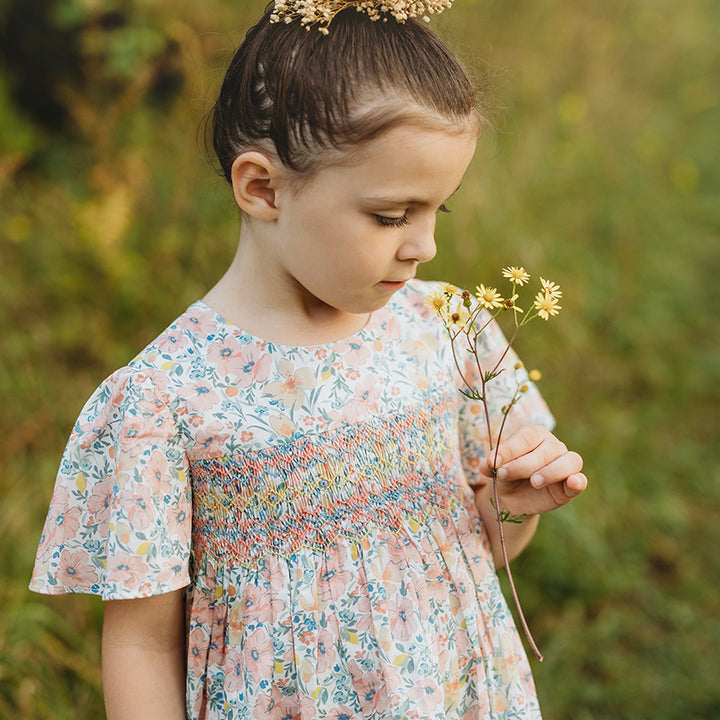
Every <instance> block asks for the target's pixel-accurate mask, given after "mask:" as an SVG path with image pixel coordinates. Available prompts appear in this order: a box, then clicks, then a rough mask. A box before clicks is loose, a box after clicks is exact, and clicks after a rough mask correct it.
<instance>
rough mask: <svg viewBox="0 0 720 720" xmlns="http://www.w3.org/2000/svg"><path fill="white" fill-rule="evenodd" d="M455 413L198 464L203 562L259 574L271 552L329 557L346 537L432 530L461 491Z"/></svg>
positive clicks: (417, 411) (438, 411) (438, 408)
mask: <svg viewBox="0 0 720 720" xmlns="http://www.w3.org/2000/svg"><path fill="white" fill-rule="evenodd" d="M454 405H455V403H453V404H452V405H450V406H449V407H447V403H446V406H443V405H441V404H439V405H434V404H429V405H428V406H426V407H423V408H413V409H412V410H411V411H409V412H408V413H407V414H405V415H402V416H397V415H389V416H382V417H379V418H373V419H372V420H368V421H366V422H363V423H360V424H356V425H343V426H341V427H340V428H338V429H337V430H335V431H333V432H331V433H327V434H326V435H324V436H322V437H320V438H316V437H302V438H300V439H298V440H296V441H295V442H293V443H287V444H285V445H280V446H278V447H273V448H271V449H268V450H265V451H259V452H251V453H247V454H245V455H242V456H239V457H237V458H233V459H230V458H218V459H211V460H202V461H199V462H196V463H194V464H193V465H192V474H193V508H194V518H193V527H194V532H195V534H196V536H197V538H198V542H197V546H198V548H197V550H196V552H199V557H198V560H199V562H202V560H203V556H204V553H209V554H210V556H211V557H212V558H213V560H214V561H215V562H216V563H218V564H220V565H222V564H225V563H228V562H236V563H241V564H243V565H249V566H253V565H255V564H256V563H257V561H258V559H259V558H260V557H262V556H263V555H264V554H265V553H273V554H276V555H281V556H283V557H285V558H289V557H290V556H291V555H293V554H294V553H296V552H297V550H298V549H299V548H302V547H306V548H312V549H314V550H315V551H318V552H322V551H323V550H324V549H325V548H326V547H327V546H328V544H330V543H332V542H333V541H334V540H335V539H336V538H337V537H338V536H343V537H345V538H349V539H358V538H361V537H362V536H364V535H365V534H367V533H368V532H370V530H371V529H372V528H373V527H385V528H387V529H389V530H391V531H393V532H397V531H398V530H399V529H400V527H401V526H402V523H403V520H404V519H407V518H414V519H415V521H417V522H424V519H425V518H426V517H427V515H428V513H429V512H430V510H431V508H433V507H435V508H439V509H443V510H444V509H446V508H447V505H448V502H449V499H450V497H451V496H454V497H456V498H457V497H458V492H459V488H458V487H457V479H458V477H459V473H458V457H457V446H456V441H455V440H454V436H453V435H454V434H455V437H456V433H457V428H456V425H455V422H454V421H453V418H454V416H453V413H452V408H453V407H454Z"/></svg>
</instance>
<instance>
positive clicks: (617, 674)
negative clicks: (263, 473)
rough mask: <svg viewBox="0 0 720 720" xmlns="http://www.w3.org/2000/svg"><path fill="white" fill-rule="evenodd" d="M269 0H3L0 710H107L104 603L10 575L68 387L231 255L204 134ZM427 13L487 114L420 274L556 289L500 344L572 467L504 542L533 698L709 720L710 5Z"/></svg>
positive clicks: (719, 186) (26, 564)
mask: <svg viewBox="0 0 720 720" xmlns="http://www.w3.org/2000/svg"><path fill="white" fill-rule="evenodd" d="M263 5H264V3H263V2H257V1H255V0H252V1H251V0H242V2H235V3H229V2H220V0H203V2H200V1H196V0H173V2H170V1H169V0H125V1H121V0H117V1H116V2H113V0H33V1H32V2H31V3H29V2H27V1H26V0H0V248H1V259H0V268H1V272H2V282H1V283H0V318H1V320H2V336H1V338H0V348H1V349H0V357H1V360H2V364H1V366H0V391H1V393H2V395H1V397H2V402H1V404H0V407H1V410H0V453H1V455H0V459H1V465H0V466H1V468H2V473H1V476H0V493H1V497H2V500H1V506H0V507H1V511H0V563H1V567H2V578H1V581H0V717H2V718H32V719H35V718H37V719H41V718H53V719H62V718H68V719H69V718H72V719H73V720H79V719H85V718H88V719H89V718H97V717H102V714H103V711H102V695H101V687H100V669H99V632H100V626H101V616H102V608H101V603H100V601H98V600H97V599H96V598H89V597H84V596H71V597H64V598H51V599H46V598H43V597H40V596H35V595H33V594H31V593H30V592H28V591H27V590H26V586H27V582H28V578H29V574H30V571H31V565H32V561H33V557H34V552H35V546H36V543H37V540H38V537H39V534H40V529H41V526H42V522H43V519H44V515H45V512H46V509H47V504H48V501H49V497H50V493H51V489H52V485H53V480H54V475H55V472H56V468H57V465H58V462H59V457H60V454H61V451H62V448H63V446H64V443H65V441H66V439H67V436H68V434H69V431H70V429H71V426H72V423H73V422H74V419H75V417H76V416H77V414H78V412H79V410H80V408H81V406H82V405H83V403H84V401H85V399H86V398H87V396H88V395H89V394H90V392H91V391H92V390H93V389H94V388H95V386H96V385H97V384H98V383H99V382H100V381H101V380H102V379H103V378H104V377H105V376H106V375H108V374H109V373H110V372H111V371H112V370H113V369H115V368H116V367H117V366H119V365H122V364H124V363H125V362H127V361H128V360H129V359H130V358H131V357H132V356H133V355H134V354H135V352H136V351H137V350H138V349H140V348H141V347H142V346H143V345H144V344H145V343H147V342H148V341H149V340H151V339H152V338H153V337H154V336H155V335H156V334H157V333H158V332H159V331H160V330H162V329H163V328H164V327H165V326H166V325H167V324H168V323H169V322H170V321H171V320H172V319H173V318H174V317H175V316H177V315H178V314H179V313H180V312H182V310H184V308H185V307H186V306H187V305H188V304H189V303H191V302H192V301H193V300H195V299H196V298H198V297H199V296H200V295H202V294H203V293H204V292H205V290H206V289H207V288H208V287H209V286H210V285H211V284H212V283H213V282H214V281H215V280H216V279H217V278H218V277H219V275H220V274H221V273H222V272H223V270H224V269H225V267H226V265H227V264H228V263H229V261H230V259H231V256H232V254H233V251H234V245H235V241H236V237H237V228H238V223H237V214H236V212H235V209H234V206H233V203H232V200H231V197H230V194H229V192H228V191H227V189H226V188H225V187H224V183H223V182H222V181H221V180H220V179H218V178H217V177H216V176H215V175H214V174H213V172H212V170H211V168H210V166H209V163H208V161H207V160H206V159H205V155H204V150H203V142H202V133H201V132H200V130H199V129H200V128H201V125H202V121H203V118H204V116H205V114H206V113H207V111H208V110H209V108H210V106H211V104H212V101H213V99H214V94H215V92H216V91H217V89H218V87H219V83H220V80H221V77H222V73H223V70H224V66H225V64H226V63H227V61H228V60H229V57H230V55H231V53H232V50H233V48H234V46H235V45H236V44H237V43H238V42H239V40H240V39H241V37H242V35H243V32H244V30H245V29H246V28H247V27H248V26H249V24H251V22H252V20H253V19H254V18H256V17H257V16H258V14H259V13H260V11H261V10H262V8H263ZM433 25H434V26H435V27H436V28H437V29H438V30H439V31H440V33H441V34H442V35H443V36H444V37H446V38H447V39H448V40H449V41H450V43H451V45H452V46H453V47H454V48H455V49H456V50H457V52H458V53H459V54H460V56H461V57H462V58H463V59H464V60H465V62H466V63H467V64H468V65H469V66H470V67H471V68H474V69H475V71H476V73H477V75H478V77H480V76H485V75H487V76H489V77H490V78H491V84H492V86H493V90H492V94H493V97H494V98H495V102H496V103H497V105H498V107H499V108H501V110H500V111H499V112H498V116H497V128H496V129H495V130H494V131H488V132H486V133H485V135H484V136H483V138H482V139H481V142H480V147H479V151H478V154H477V156H476V159H475V160H474V162H473V165H472V166H471V169H470V171H469V173H468V176H467V178H466V181H465V182H464V184H463V187H462V188H461V190H460V192H458V194H457V195H456V196H455V198H453V201H452V207H453V208H454V210H455V212H454V214H453V215H451V216H442V217H440V218H439V221H438V245H439V253H438V257H437V259H436V260H435V261H433V263H432V264H431V265H430V266H429V267H428V268H426V269H425V271H424V276H425V277H429V278H442V279H446V280H450V281H453V282H455V283H457V284H460V285H466V286H471V287H474V285H475V284H477V283H479V282H484V283H486V284H488V283H489V284H497V283H499V277H498V275H499V269H500V267H502V266H504V265H508V264H520V265H524V266H525V267H526V268H527V269H528V270H530V271H531V272H533V273H536V274H542V275H543V276H545V277H549V278H551V279H553V280H555V281H556V282H558V283H559V284H560V285H561V286H562V288H563V291H564V302H563V305H564V310H563V312H562V313H561V314H560V316H559V317H558V318H556V319H554V320H553V321H552V322H551V323H548V324H547V325H544V324H542V323H540V324H537V323H535V324H533V325H531V326H530V328H528V330H527V331H525V334H524V336H521V338H520V341H519V346H518V349H519V351H520V353H521V354H522V355H523V356H524V357H525V359H526V360H527V361H528V363H529V364H532V365H533V366H538V367H540V368H541V369H542V370H543V371H544V380H543V385H542V389H543V391H544V393H545V395H546V397H547V398H548V400H549V402H550V404H551V406H552V407H553V409H554V411H555V413H556V415H557V417H558V421H559V424H558V433H559V434H560V435H561V437H562V438H563V439H564V440H566V442H567V443H568V445H570V446H571V447H573V448H577V449H578V450H580V451H581V452H582V453H583V454H584V456H585V459H586V468H587V474H588V475H589V477H590V478H591V479H592V487H591V489H589V490H588V491H587V493H586V494H585V495H584V496H583V497H582V498H581V499H579V500H577V501H576V502H575V503H574V504H573V505H572V506H570V507H569V508H567V509H565V510H563V511H561V512H558V513H555V514H553V515H550V516H547V517H546V518H545V519H544V520H543V522H542V524H541V529H540V531H539V533H538V536H537V539H536V541H535V542H534V544H533V545H532V547H531V548H530V549H529V550H528V551H527V552H526V553H525V554H524V555H523V556H522V557H521V558H520V559H519V560H518V561H516V564H515V573H516V580H517V583H518V586H519V592H520V595H521V598H522V600H523V604H524V606H525V608H526V611H527V614H528V617H529V621H530V625H531V627H532V628H533V630H534V633H535V635H536V639H537V640H538V643H539V645H540V647H541V649H542V650H543V652H544V654H545V657H546V659H545V662H544V663H543V664H538V663H534V671H535V677H536V681H537V684H538V688H539V694H540V698H541V703H542V705H543V707H544V712H545V716H546V718H547V719H548V720H591V719H592V720H606V719H607V720H610V719H617V718H621V719H628V720H631V719H633V720H634V719H636V718H637V719H640V718H647V719H650V718H652V719H653V720H688V719H695V718H703V719H704V718H707V719H717V718H720V683H719V682H718V672H719V671H720V597H719V594H718V583H719V581H720V559H719V557H720V553H719V552H718V541H719V540H720V533H719V532H718V508H719V507H720V472H719V470H720V462H719V460H720V453H719V452H718V449H717V442H718V440H717V430H718V426H719V416H718V406H719V401H720V396H719V395H720V394H719V387H720V382H719V381H720V377H719V375H720V347H719V344H718V338H720V333H718V328H717V311H718V308H720V291H719V287H720V284H719V283H718V280H717V276H718V272H720V243H719V240H720V237H719V234H720V232H719V231H720V147H719V145H720V87H719V86H720V43H719V42H718V40H717V30H718V28H720V3H718V2H717V0H684V1H683V2H677V1H676V0H633V1H632V2H630V1H629V0H604V1H603V2H590V1H589V0H575V1H574V2H569V1H568V0H566V1H564V2H561V1H559V0H557V1H553V0H514V1H513V2H508V1H507V0H477V2H471V1H470V0H457V2H456V7H455V8H454V9H453V10H452V11H451V12H447V13H445V14H444V15H442V16H440V17H439V18H437V19H436V20H435V21H434V22H433ZM486 63H489V65H487V64H486Z"/></svg>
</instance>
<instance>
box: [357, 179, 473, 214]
mask: <svg viewBox="0 0 720 720" xmlns="http://www.w3.org/2000/svg"><path fill="white" fill-rule="evenodd" d="M461 184H462V183H461ZM459 189H460V185H458V186H457V187H456V188H455V189H454V190H453V191H452V193H450V195H449V197H448V198H447V199H446V200H445V201H444V202H447V201H448V200H449V199H450V198H451V197H452V196H453V195H455V193H456V192H457V191H458V190H459ZM363 200H364V201H365V202H367V203H368V204H371V203H372V204H381V205H384V206H385V207H388V208H390V207H397V208H400V207H417V206H422V205H430V203H429V202H427V201H426V200H420V199H418V198H400V197H398V198H393V197H387V196H379V195H378V196H372V195H370V196H367V197H364V198H363Z"/></svg>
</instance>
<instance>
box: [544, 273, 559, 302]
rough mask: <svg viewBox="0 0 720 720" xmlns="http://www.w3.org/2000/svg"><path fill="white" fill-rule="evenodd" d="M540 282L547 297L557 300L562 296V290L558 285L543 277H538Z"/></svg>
mask: <svg viewBox="0 0 720 720" xmlns="http://www.w3.org/2000/svg"><path fill="white" fill-rule="evenodd" d="M540 284H541V285H542V288H543V291H544V292H545V295H546V296H547V297H551V298H554V299H556V300H559V299H560V298H561V297H562V290H561V289H560V286H559V285H557V284H556V283H554V282H550V281H549V280H545V279H544V278H540Z"/></svg>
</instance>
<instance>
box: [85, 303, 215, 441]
mask: <svg viewBox="0 0 720 720" xmlns="http://www.w3.org/2000/svg"><path fill="white" fill-rule="evenodd" d="M208 311H209V308H206V307H205V306H203V305H202V304H198V303H195V304H193V305H191V306H190V307H189V308H188V309H187V310H186V311H185V312H184V313H182V314H181V315H180V316H179V317H177V318H176V319H175V320H174V321H173V322H172V323H171V324H170V325H169V326H168V327H167V328H166V329H165V330H163V331H162V332H161V333H160V334H159V335H158V336H157V337H156V338H155V339H154V340H153V341H152V342H150V343H149V344H148V345H146V346H145V348H143V350H142V351H141V352H140V353H138V355H136V357H135V358H133V359H132V360H131V361H130V362H129V363H127V364H126V365H124V366H123V367H120V368H118V369H117V370H115V371H114V372H113V373H112V374H111V375H109V376H108V377H107V378H105V380H104V381H103V382H102V383H101V384H100V385H99V386H98V387H97V388H96V390H95V391H94V392H93V393H92V395H91V396H90V398H89V399H88V401H87V402H86V403H85V406H84V407H83V409H82V412H81V413H80V416H79V418H78V421H77V423H76V426H75V432H76V433H82V432H83V431H85V432H90V434H91V435H95V434H97V433H98V432H100V431H101V430H102V429H103V428H107V427H108V426H111V425H115V424H119V423H125V422H128V421H129V420H131V419H134V420H136V421H137V420H138V419H139V418H141V417H146V418H148V419H149V418H153V420H152V422H154V423H159V422H160V421H159V420H158V417H159V416H161V415H167V414H168V413H169V407H170V405H171V404H172V403H171V401H170V397H171V395H172V394H173V389H174V388H176V387H177V386H179V385H181V384H182V383H183V382H184V381H185V378H186V377H187V376H188V375H189V374H190V372H191V368H192V366H193V363H194V362H195V360H196V358H198V357H201V356H202V355H203V354H204V353H203V347H204V345H206V344H207V342H208V338H209V337H211V336H212V333H213V332H215V331H216V328H215V324H214V320H213V317H212V312H211V311H210V312H208Z"/></svg>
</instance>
